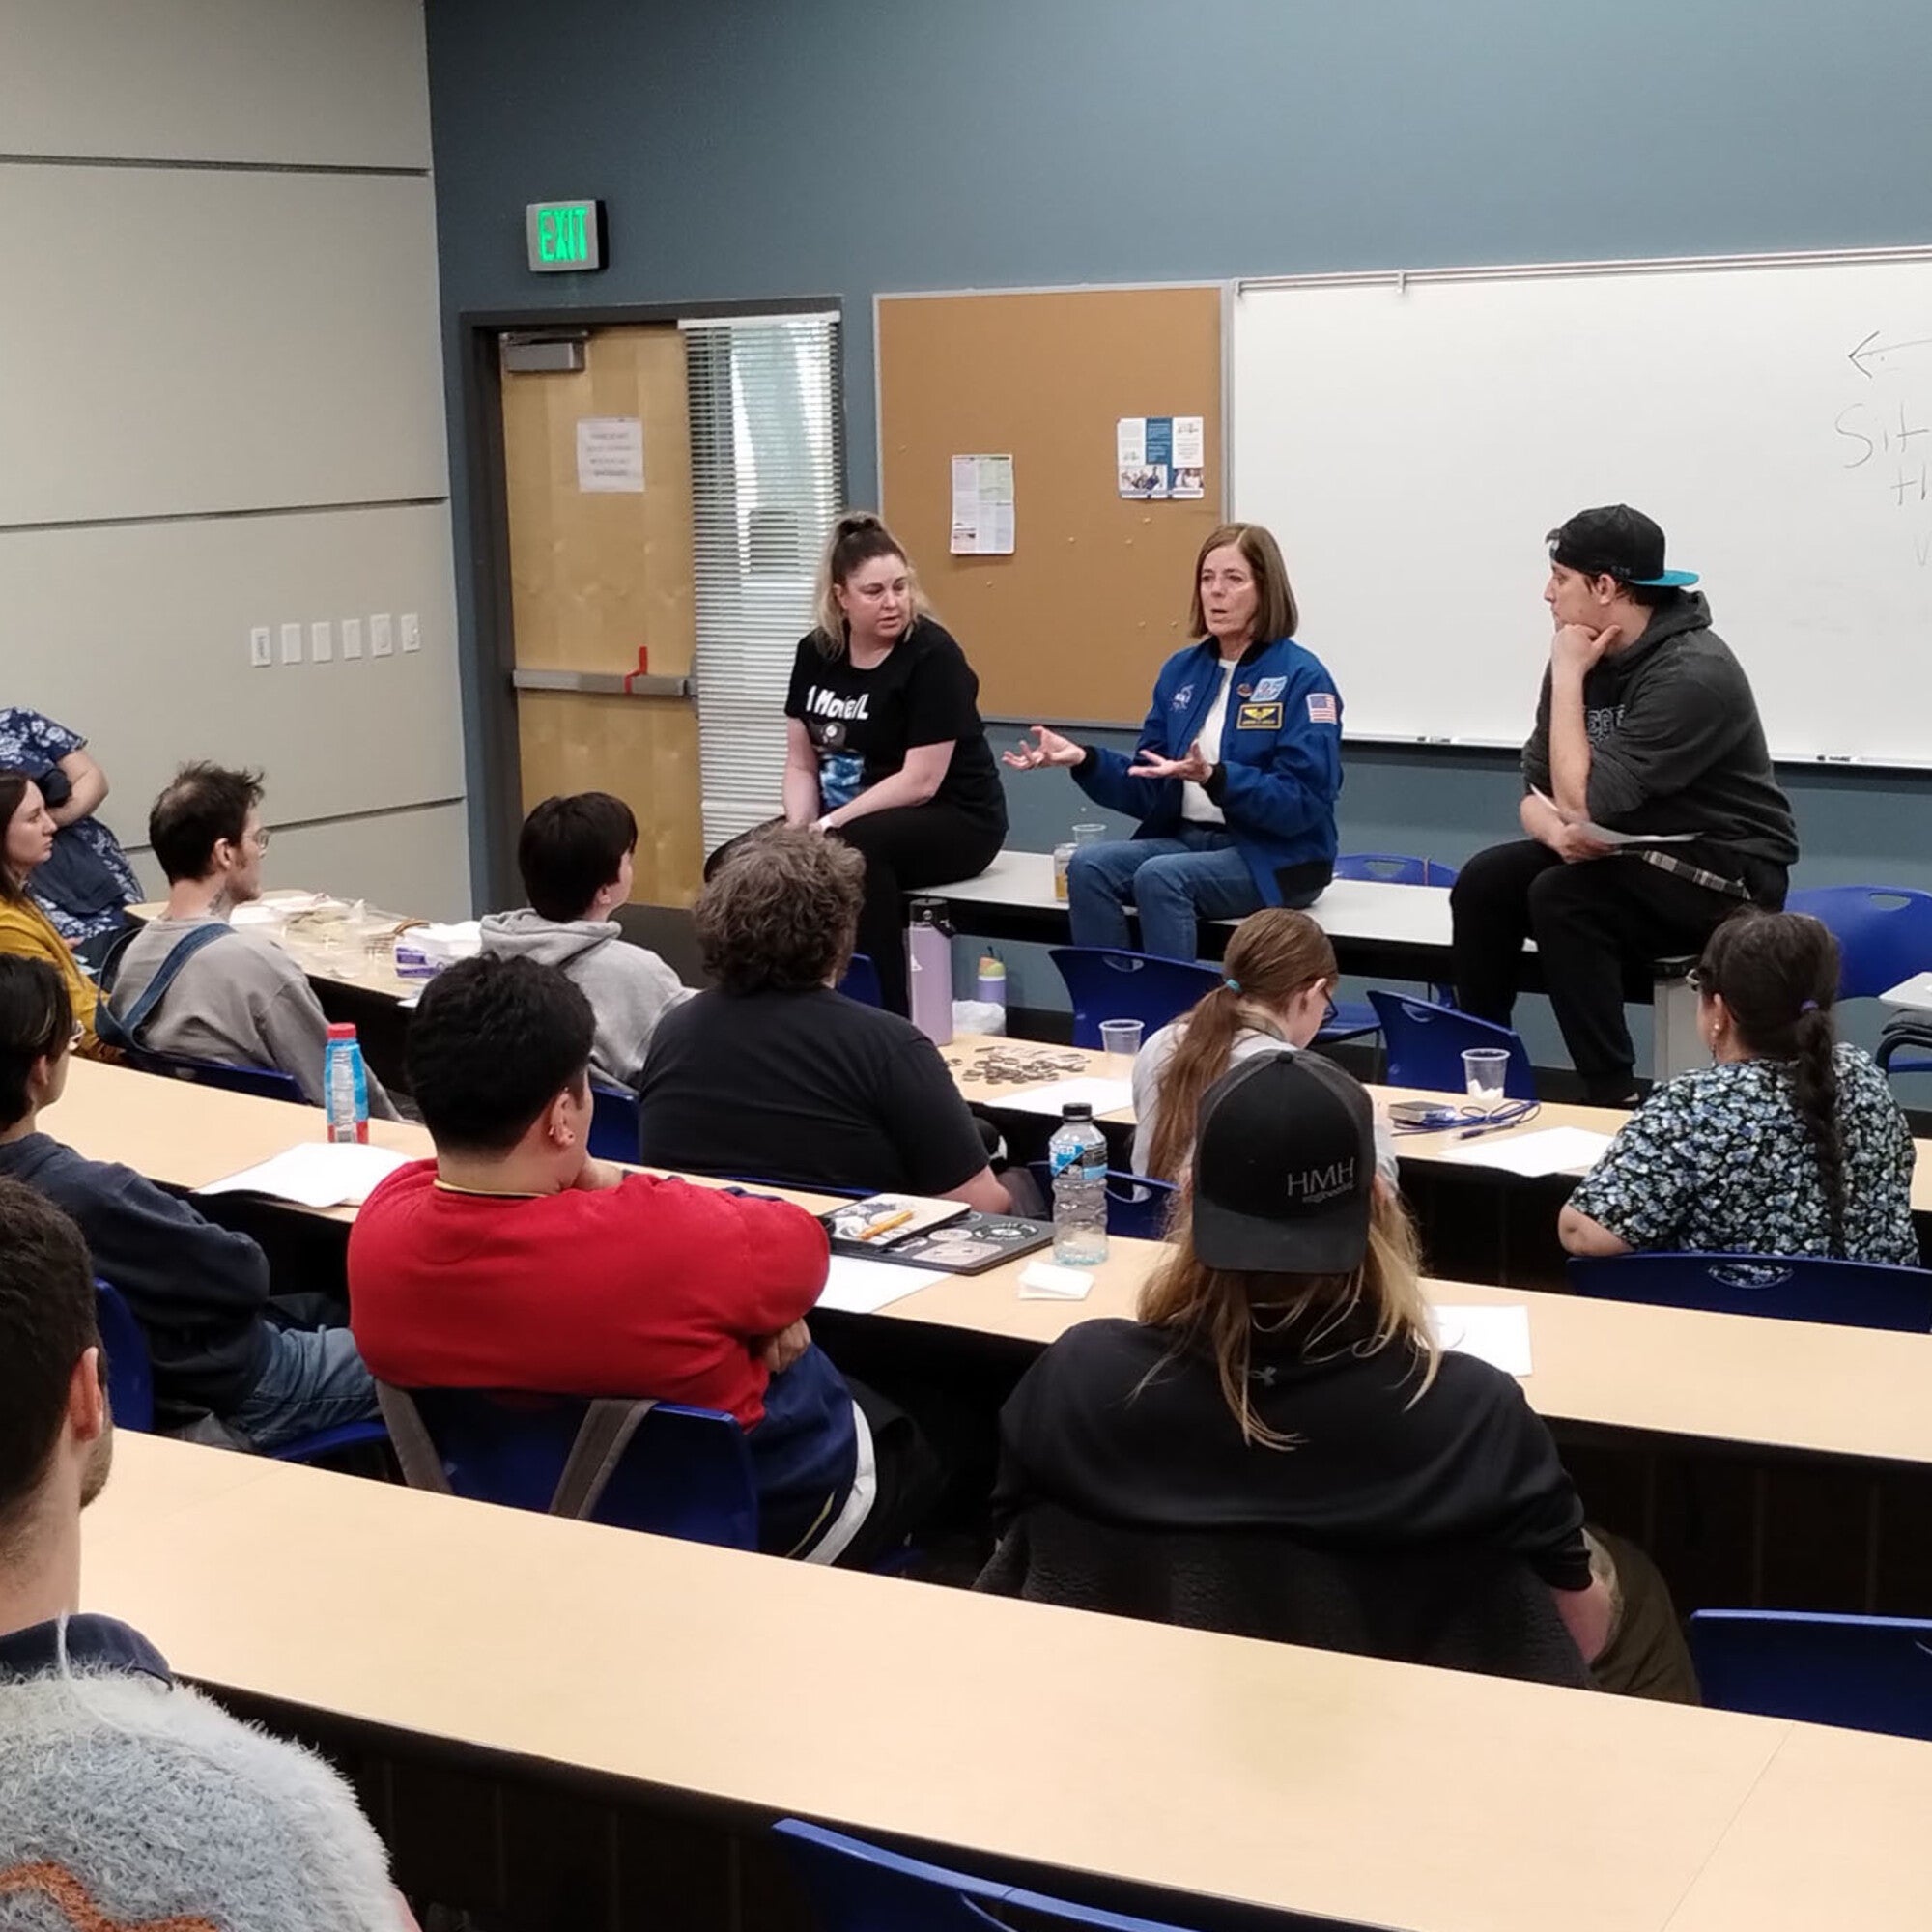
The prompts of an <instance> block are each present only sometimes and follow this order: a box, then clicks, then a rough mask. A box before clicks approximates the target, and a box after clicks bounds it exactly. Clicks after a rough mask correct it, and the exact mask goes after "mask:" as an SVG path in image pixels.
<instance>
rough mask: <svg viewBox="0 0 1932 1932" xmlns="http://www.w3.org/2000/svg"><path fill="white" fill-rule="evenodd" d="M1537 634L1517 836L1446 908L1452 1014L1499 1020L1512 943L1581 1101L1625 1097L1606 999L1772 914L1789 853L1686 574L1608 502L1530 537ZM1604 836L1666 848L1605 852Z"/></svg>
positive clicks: (1758, 752) (1624, 1035)
mask: <svg viewBox="0 0 1932 1932" xmlns="http://www.w3.org/2000/svg"><path fill="white" fill-rule="evenodd" d="M1546 541H1547V542H1548V548H1549V581H1548V583H1547V584H1546V585H1545V586H1544V591H1543V600H1544V602H1545V603H1546V604H1547V605H1548V607H1549V612H1550V617H1551V620H1552V623H1553V627H1554V629H1553V635H1552V637H1551V639H1550V644H1549V662H1548V667H1547V668H1546V669H1545V671H1544V676H1543V695H1542V696H1541V698H1540V699H1539V700H1538V703H1537V709H1536V726H1535V729H1534V730H1533V731H1532V732H1531V733H1530V736H1529V742H1528V743H1527V744H1526V745H1525V746H1524V747H1523V751H1522V780H1523V796H1522V803H1521V806H1520V808H1519V811H1518V816H1519V817H1520V820H1521V823H1522V829H1523V831H1524V833H1525V834H1527V837H1526V838H1522V839H1520V840H1518V841H1516V842H1514V843H1511V844H1507V845H1493V846H1491V847H1490V848H1489V849H1488V850H1487V851H1484V852H1479V853H1477V855H1476V856H1475V857H1474V858H1473V859H1471V860H1470V861H1469V863H1468V864H1467V866H1465V867H1463V872H1462V875H1461V877H1460V878H1459V879H1458V880H1457V881H1456V885H1455V887H1454V889H1453V891H1452V892H1451V894H1450V906H1451V909H1452V912H1453V915H1454V957H1455V979H1456V1000H1457V1004H1458V1005H1459V1006H1460V1007H1461V1008H1462V1009H1463V1011H1464V1012H1468V1013H1473V1014H1475V1015H1476V1016H1477V1017H1478V1018H1480V1019H1486V1020H1492V1021H1494V1022H1496V1023H1497V1024H1498V1025H1507V1024H1508V1022H1509V1018H1510V1012H1511V1009H1512V1008H1513V1007H1514V1006H1515V1003H1516V995H1517V990H1518V984H1519V976H1520V971H1521V961H1522V949H1523V942H1524V941H1525V940H1527V939H1533V940H1535V942H1536V948H1537V952H1538V953H1539V955H1540V959H1541V965H1542V972H1543V981H1544V984H1545V986H1546V987H1547V988H1548V993H1549V1001H1550V1005H1551V1006H1552V1007H1554V1009H1556V1018H1557V1022H1558V1024H1559V1025H1560V1026H1561V1027H1562V1029H1563V1040H1564V1044H1565V1045H1566V1046H1567V1047H1568V1048H1569V1051H1570V1059H1571V1062H1572V1064H1573V1065H1575V1066H1576V1069H1577V1073H1578V1074H1579V1075H1580V1076H1581V1077H1582V1082H1583V1088H1584V1093H1585V1097H1586V1098H1587V1099H1589V1100H1591V1101H1593V1102H1595V1103H1597V1104H1599V1105H1603V1106H1623V1105H1628V1104H1629V1103H1630V1102H1631V1101H1632V1100H1634V1098H1635V1095H1636V1080H1635V1060H1634V1053H1633V1051H1632V1047H1631V1037H1630V1029H1629V1027H1628V1026H1627V1025H1626V1024H1625V1020H1624V987H1625V983H1626V980H1627V978H1628V977H1629V975H1630V974H1631V973H1632V972H1633V971H1634V972H1635V973H1637V974H1638V975H1641V974H1643V973H1644V972H1645V970H1646V969H1647V968H1648V967H1649V966H1650V965H1651V964H1652V963H1653V962H1654V961H1656V960H1658V959H1663V958H1670V957H1672V956H1676V955H1682V954H1695V953H1696V952H1700V951H1701V950H1702V948H1703V944H1704V941H1705V940H1706V939H1708V938H1709V937H1710V935H1711V932H1712V930H1713V929H1714V928H1715V927H1716V925H1717V924H1718V923H1719V920H1721V919H1723V918H1724V917H1725V916H1726V915H1727V914H1729V913H1731V912H1734V911H1736V910H1737V908H1738V907H1739V906H1740V905H1743V904H1747V903H1750V904H1757V905H1761V906H1767V907H1769V908H1771V909H1772V910H1774V911H1775V910H1776V909H1777V908H1778V907H1780V906H1782V905H1783V903H1784V890H1785V882H1786V879H1787V877H1788V875H1789V872H1790V868H1791V866H1792V864H1793V863H1794V862H1795V861H1796V859H1797V857H1798V837H1797V830H1796V827H1795V825H1794V822H1793V820H1792V815H1791V806H1790V803H1789V801H1788V800H1787V799H1786V798H1785V796H1784V793H1783V792H1782V791H1781V790H1780V789H1779V787H1778V784H1777V781H1776V778H1775V777H1774V776H1773V775H1772V768H1771V753H1770V751H1769V749H1768V748H1767V746H1766V744H1765V736H1764V726H1763V725H1762V724H1760V723H1759V720H1758V714H1757V701H1756V699H1755V698H1754V697H1753V696H1751V688H1750V680H1749V678H1747V676H1746V675H1745V670H1744V667H1743V666H1742V665H1741V664H1739V662H1738V660H1737V659H1736V657H1735V656H1733V655H1732V652H1731V649H1730V646H1729V645H1728V644H1726V643H1725V642H1724V640H1723V639H1721V638H1720V637H1719V636H1718V634H1717V633H1716V632H1715V631H1713V630H1712V629H1711V607H1710V605H1709V603H1708V602H1707V601H1706V599H1705V598H1704V596H1703V595H1702V594H1701V593H1700V592H1698V591H1696V590H1694V589H1692V588H1691V586H1692V585H1693V584H1694V583H1695V582H1697V575H1696V573H1695V572H1694V571H1690V570H1672V569H1668V568H1666V566H1665V561H1664V543H1663V532H1662V529H1660V528H1659V527H1658V526H1657V525H1656V524H1655V523H1653V522H1652V521H1651V519H1650V518H1648V517H1646V516H1645V515H1644V514H1643V513H1642V512H1641V511H1639V510H1634V509H1632V508H1631V507H1630V505H1629V504H1627V503H1614V504H1611V505H1609V506H1607V507H1606V508H1604V509H1598V510H1581V511H1578V513H1577V515H1576V516H1574V517H1572V518H1571V519H1570V521H1569V522H1568V523H1566V524H1563V525H1561V526H1559V527H1557V528H1556V529H1553V530H1551V531H1550V532H1549V535H1548V538H1547V540H1546ZM1604 828H1606V829H1608V830H1610V831H1612V832H1618V833H1623V834H1634V835H1638V836H1639V838H1641V837H1642V836H1643V835H1653V836H1661V837H1662V839H1663V840H1664V841H1665V842H1661V843H1655V844H1646V843H1637V844H1614V845H1613V844H1611V843H1610V842H1608V841H1606V840H1605V839H1604V838H1601V837H1600V836H1599V831H1600V829H1604Z"/></svg>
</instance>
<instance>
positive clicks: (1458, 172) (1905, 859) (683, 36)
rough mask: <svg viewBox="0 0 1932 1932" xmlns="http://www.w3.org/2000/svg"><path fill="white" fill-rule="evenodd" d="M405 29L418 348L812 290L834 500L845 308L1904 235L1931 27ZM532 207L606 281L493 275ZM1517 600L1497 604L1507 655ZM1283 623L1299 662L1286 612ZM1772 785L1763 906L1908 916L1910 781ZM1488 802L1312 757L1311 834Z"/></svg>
mask: <svg viewBox="0 0 1932 1932" xmlns="http://www.w3.org/2000/svg"><path fill="white" fill-rule="evenodd" d="M427 15H428V24H429V43H430V88H431V100H432V110H433V112H432V120H433V128H434V134H435V142H436V157H437V193H438V220H439V234H440V247H441V259H442V287H443V306H444V317H445V324H446V325H447V324H448V322H449V321H450V320H451V319H452V318H453V317H454V316H455V315H456V314H457V313H458V312H459V311H461V310H464V309H468V308H482V307H498V306H506V305H511V304H526V303H527V304H541V303H543V302H545V301H574V300H582V299H585V298H586V296H587V297H589V298H594V299H596V300H598V301H603V302H620V301H627V300H629V301H646V300H648V301H695V300H701V299H705V298H748V297H779V296H785V295H797V294H801V293H807V292H811V293H818V292H834V293H837V294H839V295H841V296H842V297H843V298H844V301H845V317H846V331H847V332H846V354H847V358H848V360H847V378H848V380H847V383H846V389H845V393H846V399H847V421H848V428H849V440H848V461H849V469H850V477H851V492H852V496H853V497H854V498H855V499H856V500H859V501H865V500H867V499H868V498H869V497H871V495H872V493H873V491H874V489H875V487H876V481H875V479H876V474H877V445H876V424H875V422H874V420H873V389H872V317H871V299H872V297H873V296H874V294H875V293H877V292H879V291H882V290H884V291H892V290H908V289H922V288H965V287H1004V286H1019V285H1027V284H1064V283H1071V282H1079V281H1087V280H1091V281H1131V280H1163V279H1188V278H1220V277H1233V276H1237V275H1252V274H1283V273H1299V272H1312V271H1319V270H1343V269H1360V268H1375V267H1381V268H1388V267H1399V266H1408V267H1424V266H1431V265H1436V266H1440V265H1452V264H1460V263H1509V262H1521V261H1543V260H1559V259H1590V258H1620V257H1645V256H1658V255H1670V254H1700V253H1701V254H1712V253H1728V252H1737V251H1746V250H1765V249H1787V248H1824V247H1857V246H1867V245H1881V244H1897V243H1908V242H1912V243H1922V242H1925V241H1932V219H1928V216H1927V213H1926V209H1925V203H1924V196H1923V193H1922V184H1923V182H1924V181H1925V180H1926V179H1927V177H1928V174H1929V173H1932V115H1927V114H1926V113H1924V112H1923V111H1922V104H1921V101H1920V99H1919V92H1920V90H1919V78H1920V76H1921V75H1922V74H1924V73H1925V72H1926V71H1932V10H1927V9H1925V8H1923V7H1921V6H1919V5H1917V4H1915V0H1846V4H1843V5H1840V6H1837V7H1833V8H1832V9H1829V10H1821V9H1820V8H1818V7H1817V6H1815V5H1814V4H1811V0H1627V4H1625V5H1624V6H1621V7H1619V8H1616V9H1612V10H1607V11H1605V10H1602V9H1598V10H1589V9H1580V8H1577V7H1554V6H1549V5H1548V4H1545V0H1465V3H1464V4H1463V5H1461V6H1457V7H1444V6H1441V5H1439V4H1437V0H1361V4H1356V5H1350V6H1333V5H1326V4H1320V0H1198V4H1195V5H1192V6H1186V7H1182V6H1178V5H1175V4H1173V0H978V4H976V5H973V6H970V7H958V6H952V5H942V4H938V0H814V4H812V5H811V6H809V7H782V6H778V5H774V4H771V0H654V4H649V5H640V4H633V0H544V4H542V5H540V6H539V5H537V4H534V0H428V8H427ZM565 195H598V196H602V197H604V198H605V200H606V201H607V203H608V204H609V212H610V220H611V267H610V269H609V270H607V271H606V272H604V273H603V274H601V275H597V276H594V277H586V278H577V277H563V276H558V277H535V276H531V275H529V274H528V273H527V272H526V270H524V268H523V266H522V248H523V241H522V226H521V221H522V208H523V204H524V203H525V202H526V201H528V200H533V199H539V198H552V197H560V196H565ZM580 279H581V280H582V282H583V283H584V286H583V287H582V288H579V287H575V286H572V284H573V283H575V282H577V281H579V280H580ZM1337 378H1338V380H1372V379H1373V371H1338V372H1337ZM1577 434H1578V435H1579V436H1587V435H1588V434H1589V425H1588V423H1587V422H1586V421H1579V422H1578V424H1577ZM461 453H462V452H461V450H460V448H459V451H458V454H459V456H460V455H461ZM1748 487H1749V479H1748V478H1747V477H1741V478H1740V479H1739V488H1740V489H1747V488H1748ZM1021 491H1022V495H1021V497H1020V501H1019V506H1018V522H1019V530H1020V541H1021V542H1023V543H1024V542H1026V541H1028V540H1029V537H1028V526H1027V522H1026V506H1025V498H1024V494H1023V493H1024V480H1023V479H1022V483H1021ZM1574 507H1577V506H1575V505H1570V504H1552V505H1551V520H1552V521H1554V520H1555V519H1556V517H1558V516H1560V515H1561V514H1564V513H1565V512H1567V511H1568V510H1569V509H1572V508H1574ZM1428 513H1429V506H1428V504H1427V503H1423V502H1414V501H1410V500H1408V499H1407V498H1406V497H1405V495H1404V491H1403V479H1402V478H1401V476H1400V475H1392V476H1391V477H1390V478H1389V479H1388V487H1387V491H1386V494H1385V496H1384V497H1383V498H1382V500H1381V501H1380V502H1378V505H1377V514H1378V517H1380V518H1381V519H1382V520H1383V522H1384V523H1385V526H1386V528H1387V531H1388V560H1389V569H1388V573H1387V575H1386V577H1385V578H1383V579H1382V580H1380V581H1378V582H1376V583H1374V584H1365V585H1364V586H1363V594H1364V595H1365V596H1372V597H1374V598H1376V599H1378V601H1380V602H1382V603H1383V604H1384V605H1385V606H1386V608H1387V611H1388V617H1389V621H1390V622H1391V623H1396V624H1403V625H1406V626H1409V627H1411V628H1412V629H1413V631H1414V633H1415V637H1416V648H1417V649H1418V650H1426V649H1428V648H1430V645H1429V635H1430V617H1431V611H1430V604H1429V585H1428V584H1427V583H1426V582H1406V581H1405V579H1404V577H1403V573H1402V529H1403V526H1404V523H1405V521H1406V519H1408V518H1411V517H1426V516H1427V515H1428ZM459 527H460V526H459ZM1540 533H1541V532H1540V531H1539V532H1535V533H1532V536H1533V535H1540ZM1284 534H1285V536H1286V538H1287V542H1288V548H1289V550H1290V554H1291V560H1292V556H1293V533H1292V532H1287V533H1284ZM461 563H462V558H461V553H460V551H459V566H460V567H459V593H460V595H464V594H467V591H466V588H465V583H464V578H463V575H462V570H461ZM1539 588H1540V582H1536V581H1534V580H1526V582H1525V599H1524V610H1523V646H1524V651H1525V654H1526V655H1533V654H1534V653H1535V652H1536V651H1537V650H1539V649H1540V648H1541V639H1542V637H1543V632H1544V618H1543V615H1542V611H1541V609H1540V607H1539V606H1538V605H1537V603H1536V601H1535V600H1536V592H1537V590H1538V589H1539ZM1711 589H1712V594H1713V598H1714V602H1715V605H1716V608H1717V611H1718V615H1719V623H1720V625H1721V619H1722V611H1723V586H1722V585H1721V584H1713V585H1712V586H1711ZM1184 591H1185V586H1184V585H1182V584H1177V585H1176V586H1175V594H1176V597H1177V599H1179V597H1180V596H1182V595H1183V594H1184ZM1305 628H1306V634H1307V636H1308V638H1309V639H1310V641H1311V642H1312V643H1313V644H1314V645H1315V646H1316V647H1317V648H1318V649H1319V648H1320V643H1321V616H1320V612H1310V613H1309V620H1308V623H1307V625H1306V627H1305ZM966 641H967V644H968V647H969V649H970V647H971V639H967V640H966ZM1735 641H1736V643H1737V644H1738V645H1739V646H1740V647H1741V648H1743V649H1744V650H1745V651H1746V652H1748V648H1749V639H1745V638H1739V639H1735ZM1066 647H1067V648H1068V649H1079V648H1091V647H1104V639H1096V640H1088V639H1068V641H1067V646H1066ZM1335 668H1336V670H1337V673H1338V676H1339V678H1340V681H1341V683H1342V685H1343V689H1344V693H1345V695H1346V692H1347V688H1348V678H1347V667H1346V666H1337V667H1335ZM1821 674H1825V675H1829V674H1830V672H1829V667H1821ZM1881 701H1882V698H1881ZM472 755H473V753H472ZM1041 782H1042V781H1038V780H1033V781H1029V780H1026V779H1017V780H1014V781H1011V782H1010V783H1009V794H1010V798H1011V803H1012V807H1013V816H1014V838H1015V842H1016V843H1031V844H1045V843H1049V842H1051V836H1052V834H1053V833H1054V832H1055V831H1056V830H1057V829H1058V828H1060V827H1063V826H1064V825H1065V822H1066V820H1067V816H1068V814H1067V811H1066V810H1065V808H1064V804H1063V803H1062V802H1061V801H1060V800H1059V795H1058V793H1057V792H1055V791H1053V790H1050V789H1049V790H1044V791H1043V790H1042V789H1040V785H1041ZM1792 788H1793V791H1794V794H1795V796H1796V799H1797V804H1798V810H1799V813H1800V820H1801V831H1802V834H1803V837H1804V846H1805V858H1804V865H1803V867H1802V868H1801V879H1802V880H1804V881H1810V882H1816V883H1824V882H1827V881H1831V880H1838V879H1847V878H1856V877H1861V876H1862V877H1878V878H1884V879H1889V880H1893V881H1898V882H1901V883H1907V884H1915V885H1921V886H1926V887H1932V841H1928V840H1926V839H1925V838H1923V836H1922V830H1921V828H1922V827H1923V825H1924V823H1925V814H1924V809H1923V808H1924V800H1925V794H1926V780H1925V779H1923V778H1922V777H1910V776H1900V775H1886V774H1870V775H1862V774H1861V775H1856V776H1847V775H1844V774H1842V773H1833V774H1831V775H1830V776H1819V775H1816V774H1808V773H1805V774H1795V775H1793V778H1792ZM472 789H473V785H472ZM1066 789H1069V790H1070V787H1066ZM1516 790H1517V787H1516V781H1515V780H1514V777H1513V775H1512V773H1511V771H1510V770H1509V767H1508V762H1507V760H1505V759H1496V758H1492V757H1486V756H1483V755H1481V754H1437V753H1428V754H1424V753H1420V752H1416V751H1407V752H1398V751H1386V750H1377V749H1370V748H1350V758H1349V781H1348V789H1347V792H1346V795H1345V797H1344V801H1343V812H1342V819H1343V833H1344V842H1345V844H1347V845H1349V846H1352V847H1356V848H1382V849H1391V850H1398V851H1426V852H1429V853H1431V854H1433V855H1435V856H1438V857H1443V858H1447V859H1449V860H1451V861H1455V860H1460V859H1462V858H1463V857H1466V856H1467V854H1468V853H1469V852H1470V851H1473V850H1474V849H1476V848H1477V847H1478V846H1480V845H1481V844H1483V843H1485V842H1488V841H1490V840H1492V839H1493V838H1497V837H1499V836H1505V835H1507V834H1508V833H1509V832H1510V830H1511V829H1512V828H1513V827H1514V823H1515V818H1514V805H1515V797H1516Z"/></svg>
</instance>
